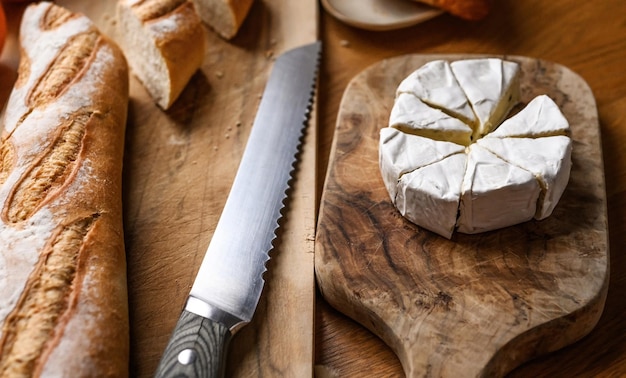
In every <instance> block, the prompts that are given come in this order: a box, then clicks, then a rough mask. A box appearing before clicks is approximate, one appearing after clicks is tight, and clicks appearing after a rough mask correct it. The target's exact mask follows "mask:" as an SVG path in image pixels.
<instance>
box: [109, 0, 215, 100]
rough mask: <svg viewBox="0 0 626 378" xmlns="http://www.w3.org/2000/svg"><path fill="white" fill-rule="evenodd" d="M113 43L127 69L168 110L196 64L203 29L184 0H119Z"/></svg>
mask: <svg viewBox="0 0 626 378" xmlns="http://www.w3.org/2000/svg"><path fill="white" fill-rule="evenodd" d="M117 19H118V27H119V34H120V35H119V38H118V39H119V41H120V44H121V47H122V49H123V50H124V53H125V55H126V58H127V59H128V63H129V65H130V67H131V70H132V72H133V73H134V74H135V76H137V78H138V79H139V81H140V82H141V83H142V84H143V85H144V87H145V88H146V90H147V91H148V93H149V94H150V96H151V97H152V98H153V99H154V101H155V102H156V103H157V104H158V105H159V106H160V107H161V108H162V109H168V108H169V107H170V106H171V105H172V104H173V103H174V102H175V101H176V99H177V98H178V97H179V96H180V94H181V92H182V91H183V89H184V88H185V87H186V85H187V83H188V82H189V80H190V79H191V77H192V76H193V74H194V73H195V72H196V71H197V70H198V69H199V68H200V67H201V65H202V62H203V60H204V54H205V52H206V43H207V42H206V30H205V28H204V26H203V24H202V21H201V20H200V17H199V16H198V13H197V12H196V9H195V6H194V4H193V3H192V2H191V1H190V0H140V1H137V0H120V1H119V2H118V5H117Z"/></svg>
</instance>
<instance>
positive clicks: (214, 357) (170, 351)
mask: <svg viewBox="0 0 626 378" xmlns="http://www.w3.org/2000/svg"><path fill="white" fill-rule="evenodd" d="M231 337H232V334H231V332H230V330H229V328H228V327H227V326H226V325H224V324H222V323H220V322H216V321H213V320H211V319H208V318H205V317H203V316H200V315H197V314H194V313H193V312H190V311H187V310H183V312H182V314H181V315H180V318H179V319H178V322H177V323H176V327H175V328H174V332H173V333H172V337H171V338H170V341H169V343H168V345H167V347H166V348H165V352H164V353H163V357H161V361H160V362H159V366H158V367H157V372H156V375H155V376H156V377H157V378H170V377H189V378H192V377H206V378H218V377H223V376H224V367H225V365H226V364H225V361H226V352H227V350H228V344H229V342H230V339H231Z"/></svg>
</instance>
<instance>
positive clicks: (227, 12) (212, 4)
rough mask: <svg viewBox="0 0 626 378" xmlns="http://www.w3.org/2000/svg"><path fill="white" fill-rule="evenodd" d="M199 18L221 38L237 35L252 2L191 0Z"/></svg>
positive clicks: (245, 0)
mask: <svg viewBox="0 0 626 378" xmlns="http://www.w3.org/2000/svg"><path fill="white" fill-rule="evenodd" d="M193 1H194V3H195V4H196V8H197V9H198V13H199V14H200V18H201V19H202V21H204V22H205V23H206V24H207V25H208V26H209V27H211V28H212V29H213V30H214V31H215V32H217V34H219V35H220V36H221V37H222V38H225V39H232V38H234V37H235V35H237V32H238V31H239V28H240V27H241V24H243V21H244V20H245V19H246V16H247V15H248V12H249V11H250V8H251V7H252V3H253V2H254V0H193Z"/></svg>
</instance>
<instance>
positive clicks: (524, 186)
mask: <svg viewBox="0 0 626 378" xmlns="http://www.w3.org/2000/svg"><path fill="white" fill-rule="evenodd" d="M445 67H449V68H448V69H446V68H445ZM455 67H456V68H455ZM437 72H439V74H440V75H441V76H442V78H441V79H440V80H438V79H437V77H434V76H433V75H435V74H436V73H437ZM450 73H452V75H453V77H452V78H450V77H449V75H450ZM519 75H520V72H519V67H518V65H517V63H514V62H507V61H501V60H499V59H471V60H468V61H456V62H452V63H450V64H449V65H446V64H444V63H442V61H435V62H434V63H433V62H431V63H430V64H427V65H425V66H424V67H422V68H420V69H418V70H416V71H414V72H413V73H412V74H411V75H409V76H408V77H407V78H406V79H405V80H403V81H402V82H401V84H400V86H399V87H398V90H397V92H396V99H395V102H394V106H393V108H392V111H391V114H390V118H389V127H385V128H383V129H381V131H380V143H379V165H380V170H381V174H382V177H383V181H384V184H385V187H386V188H387V191H388V192H389V195H390V198H391V200H392V202H393V203H394V205H395V207H396V208H397V209H398V211H399V212H400V213H401V214H402V215H403V216H404V217H405V218H407V219H408V220H410V221H411V222H413V223H415V224H417V225H418V226H420V227H423V228H425V229H428V230H430V231H433V232H435V233H437V234H440V235H442V236H444V237H446V238H451V237H452V235H453V233H454V231H455V230H457V231H459V232H463V233H468V234H473V233H479V232H485V231H491V230H495V229H499V228H502V227H507V226H512V225H515V224H518V223H522V222H525V221H528V220H531V219H533V218H534V219H537V220H541V219H544V218H546V217H548V216H550V215H551V214H552V212H553V210H554V208H555V206H556V205H557V203H558V202H559V199H560V198H561V196H562V194H563V192H564V190H565V188H566V186H567V183H568V181H569V175H570V170H571V165H572V162H571V156H572V140H571V138H570V137H569V124H568V122H567V119H566V118H565V117H564V116H563V114H562V113H561V111H560V109H559V108H558V106H557V105H556V104H555V103H554V101H552V99H550V97H548V96H545V95H541V96H537V97H536V98H534V99H533V100H532V101H530V102H529V103H528V104H527V105H526V106H525V107H524V108H523V109H522V110H521V111H519V112H518V113H517V114H515V115H514V116H512V117H511V118H509V119H506V120H504V121H502V119H503V118H505V117H506V116H507V115H508V113H509V112H510V110H511V108H512V107H513V106H515V105H516V103H517V102H518V99H519ZM452 79H455V80H456V84H457V85H458V86H457V85H448V86H447V88H460V89H461V90H462V91H463V93H465V94H467V96H466V97H467V103H468V104H470V105H471V109H472V111H473V112H475V113H476V119H477V120H478V122H473V121H471V120H468V119H467V118H466V117H464V116H462V115H460V114H459V113H458V112H457V111H456V109H458V104H459V103H461V102H459V101H458V100H457V99H455V98H454V97H455V96H451V97H452V98H453V99H452V100H450V101H451V103H450V106H449V107H450V109H449V108H447V107H446V104H445V98H446V97H445V95H443V94H438V91H439V90H443V89H442V88H445V87H446V86H445V85H444V84H443V83H448V84H449V83H451V82H454V80H452ZM415 81H418V83H415ZM452 91H454V89H453V90H452ZM433 99H437V100H436V102H437V103H435V100H433ZM494 129H495V130H494Z"/></svg>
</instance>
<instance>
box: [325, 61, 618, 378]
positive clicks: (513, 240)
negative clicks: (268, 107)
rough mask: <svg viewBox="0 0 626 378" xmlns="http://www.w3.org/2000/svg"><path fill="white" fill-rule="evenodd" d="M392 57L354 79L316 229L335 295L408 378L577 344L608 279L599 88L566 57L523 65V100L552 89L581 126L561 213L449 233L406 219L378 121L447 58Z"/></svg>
mask: <svg viewBox="0 0 626 378" xmlns="http://www.w3.org/2000/svg"><path fill="white" fill-rule="evenodd" d="M466 57H468V56H466V55H465V56H461V55H458V56H456V55H446V56H442V55H408V56H400V57H396V58H392V59H388V60H383V61H381V62H379V63H377V64H375V65H374V66H372V67H370V68H368V69H366V70H365V71H363V72H362V73H361V74H359V75H357V76H356V77H355V78H354V79H353V80H352V81H351V82H350V84H349V85H348V87H347V88H346V90H345V93H344V96H343V99H342V102H341V105H340V110H339V114H338V118H337V125H336V130H335V136H334V141H333V146H332V150H331V155H330V163H329V167H328V171H327V177H326V181H325V186H324V192H323V194H322V201H321V206H320V213H319V220H318V229H317V236H316V244H315V248H316V261H315V268H316V275H317V282H318V285H319V287H320V290H321V293H322V295H323V296H324V298H325V299H326V300H327V301H328V302H329V303H330V304H331V305H332V306H334V307H336V308H337V309H338V310H340V311H341V312H343V313H345V314H346V315H348V316H349V317H352V318H353V319H355V320H356V321H358V322H359V323H361V324H362V325H364V326H365V327H367V328H368V329H370V330H371V331H372V332H373V333H375V334H376V335H378V336H379V337H380V338H381V339H383V340H384V341H385V342H386V343H387V344H388V345H389V346H390V347H391V348H392V349H393V350H394V351H395V353H396V354H397V355H398V357H399V359H400V361H401V363H402V366H403V368H404V370H405V372H406V374H407V376H409V377H414V376H424V377H460V376H463V377H469V376H488V377H493V376H502V375H504V374H505V373H507V372H509V371H510V370H512V369H513V368H515V367H516V366H518V365H520V364H522V363H523V362H525V361H527V360H529V359H531V358H534V357H536V356H539V355H541V354H545V353H548V352H550V351H554V350H556V349H558V348H561V347H563V346H566V345H568V344H570V343H573V342H575V341H577V340H578V339H580V338H581V337H583V336H584V335H586V334H587V333H589V332H590V331H591V330H592V328H593V327H594V325H595V324H596V322H597V321H598V319H599V317H600V315H601V313H602V310H603V306H604V301H605V298H606V293H607V287H608V274H609V270H608V267H609V251H608V234H607V210H606V193H605V184H604V172H603V162H602V151H601V144H600V135H599V124H598V117H597V111H596V106H595V100H594V97H593V94H592V93H591V90H590V88H589V87H588V85H587V84H586V83H585V82H584V80H583V79H582V78H581V77H579V76H578V75H576V74H575V73H573V72H572V71H570V70H569V69H567V68H566V67H563V66H561V65H558V64H553V63H549V62H545V61H541V60H536V59H531V58H526V57H519V56H509V57H505V58H507V59H511V60H515V61H518V62H520V63H521V66H522V80H521V91H522V102H523V103H527V102H528V101H529V100H530V99H532V98H533V97H535V96H537V95H539V94H544V93H545V94H548V95H549V96H550V97H552V98H553V99H554V100H555V101H556V103H557V104H558V105H559V106H560V107H561V109H562V111H563V113H564V114H565V116H566V118H567V119H568V120H569V122H570V125H571V128H572V138H573V141H574V143H573V156H572V160H573V168H572V172H571V178H570V182H569V184H568V187H567V189H566V190H565V192H564V194H563V196H562V198H561V201H560V203H559V204H558V206H557V207H556V209H555V210H554V213H553V214H552V216H551V217H549V218H548V219H546V220H544V221H540V222H539V221H530V222H527V223H524V224H520V225H517V226H513V227H509V228H505V229H501V230H497V231H493V232H488V233H483V234H478V235H464V234H460V233H456V234H455V235H454V236H453V238H452V240H447V239H445V238H442V237H441V236H438V235H436V234H434V233H431V232H429V231H427V230H424V229H421V228H419V227H417V226H415V225H414V224H412V223H410V222H409V221H407V220H405V219H404V218H403V217H402V216H401V215H400V214H399V213H398V212H397V211H396V210H395V208H394V206H393V204H392V203H391V201H390V199H389V195H388V193H387V191H386V189H385V187H384V185H383V182H382V179H381V177H380V171H379V167H378V140H379V129H380V128H381V127H384V126H386V125H387V124H388V117H389V112H390V110H391V107H392V105H393V99H394V93H395V89H396V88H397V85H398V84H399V83H400V81H401V80H402V79H403V78H404V77H406V76H407V75H408V74H409V73H410V72H412V71H413V70H415V69H417V68H418V67H420V66H421V65H423V64H424V63H426V62H427V61H430V60H434V59H449V60H455V59H460V58H466Z"/></svg>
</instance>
